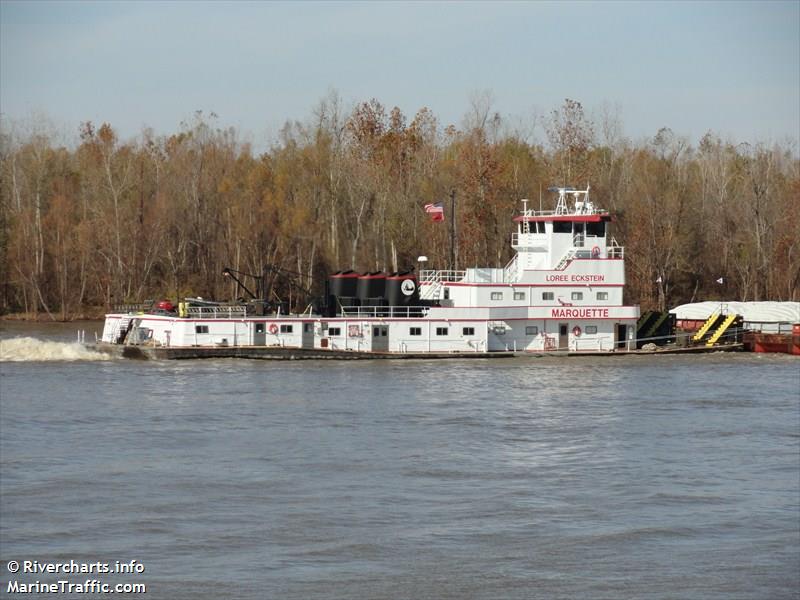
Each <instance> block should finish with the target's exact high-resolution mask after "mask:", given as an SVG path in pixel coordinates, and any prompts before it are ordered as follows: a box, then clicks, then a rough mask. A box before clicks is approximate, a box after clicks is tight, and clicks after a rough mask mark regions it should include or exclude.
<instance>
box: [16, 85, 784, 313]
mask: <svg viewBox="0 0 800 600" xmlns="http://www.w3.org/2000/svg"><path fill="white" fill-rule="evenodd" d="M537 125H538V126H540V127H541V128H542V129H543V130H544V133H545V136H543V137H544V138H546V142H544V141H543V142H536V141H534V140H533V139H532V138H533V137H534V136H531V135H527V134H522V133H520V132H519V131H517V130H514V129H512V128H510V127H509V126H508V124H507V123H505V122H504V121H503V120H502V119H501V118H500V116H499V115H497V114H492V112H491V111H490V110H489V107H488V105H483V106H482V105H480V103H476V104H475V106H474V107H473V111H472V112H471V113H470V114H469V115H468V116H467V117H466V118H465V121H464V125H463V126H462V127H461V128H456V127H453V126H448V127H442V126H441V124H440V123H439V122H438V120H437V118H436V116H435V115H433V114H432V112H431V111H430V110H428V109H425V108H423V109H421V110H419V111H418V112H417V113H416V114H415V115H414V116H413V118H410V119H409V118H407V117H406V115H404V114H403V113H402V112H401V111H400V110H399V109H398V108H394V109H392V110H387V109H386V108H385V107H384V106H383V105H382V104H380V103H379V102H377V101H376V100H371V101H369V102H364V103H362V104H359V105H357V106H356V107H355V108H354V109H353V110H351V111H344V110H343V109H342V107H341V103H340V101H339V100H338V98H337V97H336V96H335V95H334V96H331V97H329V98H327V99H325V100H324V101H322V102H321V103H320V104H319V106H318V108H317V109H316V110H315V111H314V114H313V115H312V116H311V117H309V118H308V119H307V120H306V121H305V122H303V123H299V122H292V123H287V124H286V125H285V127H284V128H283V130H282V131H281V133H280V136H279V139H278V140H277V141H276V142H275V143H274V144H273V146H272V147H270V148H269V149H268V150H267V151H265V152H263V153H260V154H255V153H254V152H253V151H252V150H251V147H250V146H249V145H248V144H246V143H242V142H240V141H239V138H238V134H237V132H236V131H235V130H233V129H225V128H219V127H216V126H215V117H214V116H213V115H211V116H204V115H202V114H197V115H196V116H195V119H194V120H193V121H192V122H191V123H185V124H183V125H182V126H181V128H180V131H179V132H178V133H175V134H173V135H169V136H157V135H155V134H153V132H151V131H146V132H145V133H143V134H142V135H141V136H140V137H139V138H138V139H136V140H132V141H122V140H120V139H119V138H118V136H117V134H116V132H115V131H114V129H113V128H112V126H111V125H109V124H102V125H100V126H99V127H98V126H95V125H94V124H92V123H84V124H83V125H82V126H81V128H80V132H79V133H80V141H79V143H78V145H77V147H74V148H66V147H63V146H62V145H59V144H56V143H54V141H53V139H52V137H51V136H48V135H44V134H41V133H35V134H33V133H31V134H26V135H19V134H12V133H11V132H10V131H8V130H4V131H3V132H2V138H1V139H0V194H1V196H0V203H1V204H0V207H1V210H0V285H2V289H1V291H0V311H2V312H5V313H9V312H16V313H27V314H29V315H32V316H33V315H38V314H40V313H45V314H49V315H50V316H51V317H52V318H59V319H67V318H71V317H74V316H76V315H81V314H91V313H93V312H96V311H97V310H98V309H107V308H110V307H111V306H113V305H115V304H119V303H124V302H136V301H142V300H145V299H156V298H161V297H170V298H173V299H175V298H180V297H183V296H189V295H192V296H196V295H199V296H203V297H209V298H217V299H231V298H233V297H234V296H235V295H236V293H237V290H236V289H235V287H234V286H233V284H232V283H231V282H230V281H229V280H227V279H226V278H223V277H222V276H221V272H222V269H223V268H224V267H231V268H233V269H236V270H238V271H242V272H245V273H253V274H261V273H264V272H265V271H266V272H268V273H270V271H269V266H270V265H275V266H278V267H281V268H283V269H285V270H286V271H288V272H292V273H294V275H293V280H292V281H287V280H286V278H285V277H280V276H277V275H274V273H272V274H271V275H270V276H269V278H268V288H269V294H270V297H271V298H273V299H282V300H291V301H292V303H293V304H294V306H295V307H298V308H302V306H301V304H302V303H303V302H305V301H306V299H305V298H304V297H302V295H301V294H299V293H298V291H297V290H299V289H310V290H311V291H314V292H320V291H321V288H320V282H321V281H322V280H323V279H324V277H325V276H326V275H327V274H328V273H330V272H332V271H334V270H338V269H341V268H353V269H358V270H365V271H366V270H400V269H405V268H409V267H414V266H416V258H417V256H419V255H420V254H425V255H427V256H428V257H429V259H430V262H429V263H428V266H429V267H434V268H436V267H438V268H447V267H448V266H449V264H448V263H449V262H450V244H449V230H448V225H449V220H450V219H449V210H450V202H449V198H450V194H451V192H453V191H455V197H456V203H457V232H458V255H457V257H456V262H457V266H458V267H459V268H464V267H467V266H503V265H504V264H505V263H506V262H507V261H508V259H509V258H510V257H511V252H512V250H511V248H510V245H509V241H510V233H511V231H512V222H511V219H512V217H513V216H514V214H515V211H516V210H518V209H519V207H520V204H519V200H520V199H521V198H529V199H530V200H531V205H532V206H534V207H537V208H538V205H539V199H540V197H541V198H542V201H543V206H544V207H545V208H552V206H551V203H552V198H551V196H550V194H548V192H547V191H546V190H547V188H548V187H549V186H551V185H554V184H564V183H567V184H571V185H575V186H581V187H582V186H585V185H586V184H587V183H590V184H591V187H592V197H593V199H594V201H595V203H596V204H598V205H599V206H602V207H605V208H608V209H609V210H611V211H612V212H614V213H616V215H617V221H616V224H615V227H614V231H613V235H614V236H615V237H616V239H617V241H618V242H619V243H620V244H621V245H624V246H625V247H626V257H627V275H628V287H627V298H626V300H627V301H628V302H632V303H641V304H642V307H643V308H652V307H661V308H664V307H670V306H674V305H676V304H679V303H682V302H687V301H691V300H704V299H716V298H721V297H724V298H727V299H731V300H734V299H735V300H800V210H798V199H799V198H800V164H799V163H798V160H797V158H796V155H794V154H793V149H792V148H789V147H788V146H782V145H779V144H775V145H770V146H766V145H749V144H739V145H734V144H732V143H728V142H725V141H723V140H721V139H720V138H719V137H717V136H715V135H714V134H712V133H709V134H707V135H706V136H705V137H704V138H703V139H702V140H701V142H700V143H699V144H698V146H697V147H693V146H691V145H690V144H689V143H688V142H687V141H686V140H685V139H682V138H680V137H678V136H676V135H674V134H673V133H672V132H671V131H670V130H668V129H662V130H660V131H658V132H657V133H656V134H655V135H654V136H653V137H652V138H651V139H649V140H645V141H642V142H638V143H632V142H630V141H629V140H627V139H625V138H622V137H621V136H619V135H617V134H615V128H614V123H613V122H608V121H605V122H603V123H595V122H592V120H591V119H590V118H589V117H587V115H586V114H585V113H584V111H583V108H582V106H581V105H580V103H578V102H575V101H572V100H567V101H566V102H565V104H564V105H563V106H562V107H560V108H558V109H557V110H554V111H552V113H551V114H550V115H549V116H547V117H545V118H542V119H541V120H540V122H539V123H538V124H537ZM598 132H599V133H598ZM438 201H444V202H445V210H446V213H448V214H447V218H446V219H445V222H444V223H433V222H431V220H430V219H429V218H428V217H427V215H426V214H425V213H424V211H423V209H422V207H423V206H424V205H425V204H427V203H430V202H438ZM720 277H722V278H724V283H723V284H722V285H720V284H718V283H716V280H717V279H718V278H720Z"/></svg>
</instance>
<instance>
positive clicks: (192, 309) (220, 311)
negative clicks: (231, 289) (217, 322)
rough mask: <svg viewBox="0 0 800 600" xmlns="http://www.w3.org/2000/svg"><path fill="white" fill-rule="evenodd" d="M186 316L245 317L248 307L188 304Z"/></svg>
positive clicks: (200, 317)
mask: <svg viewBox="0 0 800 600" xmlns="http://www.w3.org/2000/svg"><path fill="white" fill-rule="evenodd" d="M186 316H187V317H188V318H190V319H243V318H244V317H245V316H247V307H246V306H241V305H227V306H226V305H220V306H187V307H186Z"/></svg>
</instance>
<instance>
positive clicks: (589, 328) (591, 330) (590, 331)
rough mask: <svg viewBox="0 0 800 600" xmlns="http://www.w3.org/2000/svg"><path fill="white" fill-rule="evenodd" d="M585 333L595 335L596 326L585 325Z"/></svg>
mask: <svg viewBox="0 0 800 600" xmlns="http://www.w3.org/2000/svg"><path fill="white" fill-rule="evenodd" d="M586 333H587V334H590V335H591V334H594V333H597V325H587V326H586Z"/></svg>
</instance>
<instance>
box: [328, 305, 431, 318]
mask: <svg viewBox="0 0 800 600" xmlns="http://www.w3.org/2000/svg"><path fill="white" fill-rule="evenodd" d="M428 310H429V307H427V306H350V307H346V308H342V316H343V317H353V318H357V319H360V318H380V317H385V318H388V319H411V318H420V317H424V316H425V315H427V314H428Z"/></svg>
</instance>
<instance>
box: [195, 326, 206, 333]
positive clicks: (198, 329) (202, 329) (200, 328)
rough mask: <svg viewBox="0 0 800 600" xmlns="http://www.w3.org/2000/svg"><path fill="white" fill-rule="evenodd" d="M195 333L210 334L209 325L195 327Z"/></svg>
mask: <svg viewBox="0 0 800 600" xmlns="http://www.w3.org/2000/svg"><path fill="white" fill-rule="evenodd" d="M194 332H195V333H208V325H195V326H194Z"/></svg>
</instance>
